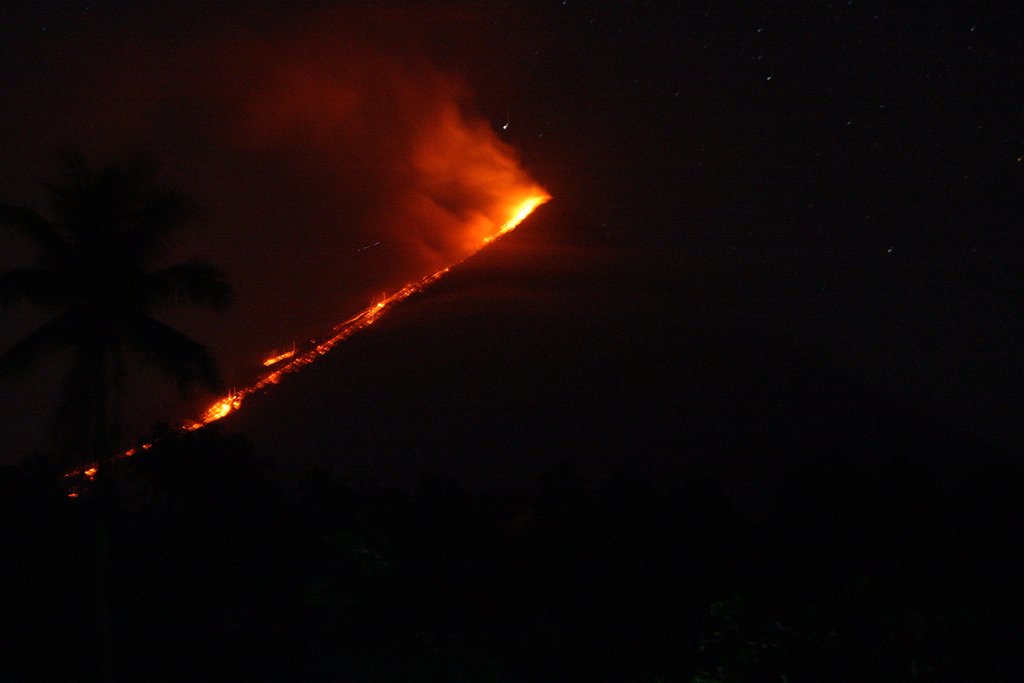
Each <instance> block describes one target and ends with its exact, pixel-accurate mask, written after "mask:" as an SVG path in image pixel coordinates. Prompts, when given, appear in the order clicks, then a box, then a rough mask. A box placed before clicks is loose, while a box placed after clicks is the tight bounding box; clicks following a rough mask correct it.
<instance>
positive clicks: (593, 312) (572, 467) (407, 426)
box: [219, 203, 994, 500]
mask: <svg viewBox="0 0 1024 683" xmlns="http://www.w3.org/2000/svg"><path fill="white" fill-rule="evenodd" d="M568 213H569V212H568V211H565V210H560V209H559V208H558V207H557V203H556V204H554V205H549V206H548V207H545V208H543V209H542V210H540V211H539V212H537V214H535V215H534V216H531V217H530V218H529V219H528V220H527V221H526V223H525V224H524V225H523V226H522V227H521V228H520V229H519V230H518V231H516V232H515V233H513V234H510V235H507V236H505V237H504V238H503V239H502V240H500V241H499V242H498V243H496V244H495V245H493V246H491V247H489V248H488V249H486V250H484V251H482V252H481V253H479V254H477V255H476V256H474V257H472V258H471V259H469V260H468V261H466V262H465V263H464V264H462V265H461V266H460V267H458V268H456V269H455V270H453V272H452V273H451V274H450V275H449V276H448V277H447V278H446V279H445V280H443V281H441V282H439V283H437V284H436V285H434V286H433V287H432V288H431V289H429V290H428V291H426V292H424V293H421V294H418V295H416V296H413V297H411V298H410V299H408V300H407V301H405V302H402V303H401V304H399V305H398V306H396V307H395V309H394V310H393V311H392V312H390V313H389V315H388V316H387V317H385V318H384V319H382V320H381V321H379V322H378V323H376V324H375V325H374V326H373V327H371V328H369V329H367V330H365V331H363V332H362V333H360V334H358V335H356V336H355V337H353V338H351V339H349V340H347V341H346V342H345V343H343V344H341V345H340V346H338V347H337V348H335V349H334V350H333V351H332V352H331V353H329V354H328V355H327V356H324V357H323V358H321V359H320V360H319V361H318V362H317V363H315V364H313V365H311V366H309V367H307V368H305V369H304V370H303V371H302V372H300V373H298V374H296V375H294V376H289V377H288V378H286V379H285V380H284V381H283V382H282V383H281V384H280V385H279V386H277V387H275V388H274V389H273V390H272V391H269V392H267V393H266V394H260V395H256V396H253V397H251V398H250V399H248V401H247V402H246V404H245V407H244V409H243V410H241V411H239V412H238V413H235V414H232V415H230V416H229V417H228V418H226V419H225V420H223V421H222V423H221V426H220V427H219V428H220V429H224V430H228V431H237V432H240V433H241V434H243V435H245V436H247V437H249V438H251V439H252V440H253V441H254V442H255V445H256V447H257V449H258V450H259V451H260V452H261V453H262V454H264V455H268V456H270V457H271V458H272V459H273V460H274V461H276V462H277V463H278V464H279V465H281V466H282V467H283V468H284V469H286V470H287V469H292V468H299V469H301V468H305V467H307V466H309V465H310V464H316V465H318V466H326V467H329V468H330V469H332V470H334V471H335V472H337V473H339V474H340V475H342V476H344V477H346V478H350V479H352V480H354V481H361V482H376V483H379V484H382V485H395V486H401V487H406V486H412V485H414V483H415V482H416V481H417V480H419V479H420V478H422V477H423V476H431V477H442V478H444V479H447V480H450V481H451V482H452V483H454V484H457V485H460V486H468V487H471V488H478V487H479V488H493V487H512V486H522V485H526V486H530V485H534V484H537V483H539V482H543V481H547V480H549V479H550V478H551V477H553V476H554V477H567V476H568V477H574V478H577V479H579V480H581V481H584V482H587V481H589V482H594V483H600V482H604V481H607V480H608V479H609V478H615V477H620V478H621V477H625V478H632V477H636V478H640V479H644V480H654V481H665V482H666V483H667V482H672V481H677V480H680V479H689V478H693V477H702V476H704V475H711V476H714V477H715V478H720V477H721V476H722V475H725V476H726V478H730V475H732V476H731V479H732V480H733V481H734V482H735V486H736V490H735V491H734V494H735V495H736V496H738V497H740V498H748V497H749V498H750V500H755V499H757V498H758V497H759V496H760V495H762V494H765V493H766V492H770V489H771V487H772V484H771V481H772V479H773V475H772V472H774V471H778V469H779V468H780V467H781V468H784V467H786V466H788V464H792V463H794V462H801V461H813V460H815V459H828V458H833V459H835V458H840V459H842V458H850V459H856V460H859V461H872V460H877V461H882V460H890V459H892V458H894V457H895V458H900V459H910V460H920V461H922V462H924V461H927V462H928V463H929V467H933V468H934V467H938V468H940V469H941V468H942V467H943V466H944V465H943V463H946V464H949V463H952V462H955V461H958V460H961V459H965V458H974V457H977V455H978V454H979V453H985V454H988V455H992V454H993V453H994V451H993V450H992V449H990V448H989V447H988V446H987V445H985V444H984V443H982V442H981V441H980V440H978V439H976V438H974V437H973V436H971V435H969V434H965V433H962V432H960V431H958V430H957V429H955V428H953V427H951V426H949V425H947V424H944V423H942V422H941V421H939V420H937V419H935V418H933V417H931V416H928V415H925V414H923V413H920V412H918V411H916V410H913V409H910V408H907V407H904V406H902V405H900V404H899V403H898V402H896V401H894V400H891V399H890V398H888V397H886V396H884V395H882V394H880V393H877V392H875V391H872V390H870V389H868V388H866V387H864V386H862V385H860V384H858V383H856V382H854V381H852V380H849V379H847V378H845V377H844V376H843V375H842V373H841V372H836V371H830V370H826V369H825V368H824V367H822V366H821V365H819V364H818V363H816V362H814V361H812V360H810V359H809V358H807V357H805V356H804V355H802V354H800V353H798V352H797V351H795V350H794V349H793V348H792V347H791V346H789V345H787V344H786V343H784V342H783V341H780V339H779V336H778V335H777V334H775V335H773V334H769V333H767V332H765V331H764V330H763V329H759V328H758V327H757V325H755V324H754V323H752V322H751V321H750V320H745V319H744V318H743V316H742V315H740V314H737V315H730V314H728V313H723V310H722V307H721V299H720V298H717V297H710V298H712V299H713V300H711V301H709V295H708V293H706V292H703V291H702V289H701V285H700V277H701V276H700V272H699V269H696V268H694V267H693V265H692V262H693V261H694V260H695V259H692V258H690V257H688V256H685V255H681V254H678V253H675V254H673V253H658V252H657V251H656V250H652V249H642V248H632V247H622V246H621V245H609V244H602V243H601V242H600V241H599V240H594V239H589V238H587V237H585V236H582V235H585V231H584V230H582V229H580V226H578V225H575V224H574V223H573V220H572V218H571V217H570V216H569V215H568ZM672 261H676V263H672ZM766 489H768V491H766Z"/></svg>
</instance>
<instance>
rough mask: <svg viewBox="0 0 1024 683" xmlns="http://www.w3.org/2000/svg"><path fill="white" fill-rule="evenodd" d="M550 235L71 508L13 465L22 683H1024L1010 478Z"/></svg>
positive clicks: (693, 296)
mask: <svg viewBox="0 0 1024 683" xmlns="http://www.w3.org/2000/svg"><path fill="white" fill-rule="evenodd" d="M538 218H540V217H538ZM555 224H558V221H555ZM533 229H534V230H535V233H534V234H533V238H532V239H533V240H534V241H537V240H540V241H541V242H544V240H548V242H549V243H548V244H547V246H546V247H543V248H540V249H539V250H533V251H531V250H530V249H527V253H526V254H525V257H526V261H528V262H529V263H530V268H528V269H525V268H519V269H517V270H516V272H515V273H514V274H512V275H510V274H509V273H508V271H507V270H505V269H507V268H513V269H515V268H518V267H517V266H516V265H515V263H516V262H517V250H518V249H523V248H525V247H524V246H523V245H522V244H517V243H516V242H514V241H508V242H507V243H499V244H498V245H495V247H494V248H493V249H492V250H489V251H488V254H490V255H489V256H488V255H483V259H479V260H477V261H475V262H474V263H473V264H468V266H467V268H466V269H465V270H464V271H463V272H462V274H453V276H452V278H450V279H448V280H446V281H445V282H443V283H440V284H439V285H438V287H436V288H435V289H433V290H431V292H430V293H428V294H427V295H424V296H423V297H420V298H417V299H416V300H415V302H410V305H409V306H408V307H407V308H405V309H403V310H402V312H401V313H399V312H396V313H395V314H394V315H393V317H390V318H386V319H385V320H384V321H382V322H381V323H379V324H378V325H376V326H375V327H374V328H373V329H371V330H369V331H368V332H367V333H366V334H364V335H360V336H358V337H355V338H353V339H352V340H351V341H350V342H348V343H346V345H344V346H343V347H339V348H338V349H337V350H336V351H335V352H333V353H332V354H330V355H329V356H326V357H325V358H324V359H323V361H322V362H321V363H319V364H317V365H315V366H313V367H311V368H310V369H309V370H307V371H305V372H303V373H302V374H300V375H297V376H296V377H295V378H294V379H290V380H288V381H286V382H283V383H282V384H281V385H280V387H278V388H277V389H276V390H275V391H274V392H272V393H270V394H267V395H265V396H255V397H252V398H251V399H250V401H249V402H248V403H247V404H246V407H245V409H244V410H243V411H241V412H240V413H238V414H236V415H234V416H232V417H229V418H228V419H226V420H224V421H223V422H221V423H218V424H217V425H215V426H213V427H210V428H206V429H204V430H201V431H199V432H195V433H192V434H187V435H177V436H175V435H168V436H165V437H164V438H161V439H159V440H158V444H157V446H155V447H154V448H153V449H152V450H151V451H149V452H146V453H144V454H141V455H138V456H136V457H134V458H131V459H128V460H123V461H120V462H118V463H116V464H114V465H111V466H108V467H106V468H105V469H104V470H103V471H101V475H100V477H99V479H98V480H97V482H96V484H95V485H94V486H92V487H91V488H87V489H85V490H83V492H82V495H81V496H80V497H79V498H77V499H73V500H72V499H68V498H67V497H66V496H65V495H64V494H65V491H64V489H63V487H62V486H61V485H60V484H58V485H56V486H55V485H54V483H53V478H52V476H51V470H50V468H49V464H48V463H49V461H48V459H47V458H45V457H42V456H39V457H38V458H35V459H29V460H27V461H25V462H24V463H23V464H22V465H21V466H20V467H17V468H8V469H5V470H3V471H0V505H2V509H0V519H2V522H0V535H2V536H0V543H2V544H3V545H2V547H3V548H4V562H3V565H2V566H3V575H2V576H0V585H2V586H3V591H4V593H3V596H2V600H3V604H4V609H3V611H2V617H0V618H2V620H3V621H2V623H0V633H2V634H3V636H2V647H3V651H2V652H0V660H2V661H3V669H4V672H5V673H7V674H8V675H7V676H6V678H8V679H10V680H58V679H67V680H76V681H78V680H80V681H87V680H104V679H114V680H117V679H121V680H133V681H134V680H138V681H181V680H211V681H223V680H239V679H246V680H254V679H255V680H285V679H287V680H332V681H335V680H337V681H417V680H422V681H427V680H430V681H461V680H465V681H548V680H593V681H606V680H607V681H623V682H637V683H640V682H654V681H682V682H684V683H696V682H699V681H704V682H707V681H723V682H724V681H779V682H782V681H791V682H796V681H865V680H872V681H946V680H956V681H993V680H1013V679H1014V678H1015V677H1016V676H1015V674H1016V672H1018V671H1019V670H1020V668H1019V664H1020V663H1019V661H1017V656H1016V643H1015V642H1014V641H1015V640H1016V636H1017V635H1018V634H1019V633H1020V631H1021V629H1020V616H1019V610H1018V604H1019V603H1018V600H1017V593H1018V592H1019V591H1018V590H1017V583H1018V581H1019V576H1020V575H1021V570H1022V569H1024V566H1022V565H1024V563H1022V561H1021V551H1020V545H1019V533H1020V529H1021V528H1024V526H1022V525H1024V506H1022V498H1021V496H1020V495H1019V491H1020V485H1021V481H1022V478H1024V468H1022V465H1021V464H1020V463H1019V462H1018V461H1016V460H1015V459H1013V458H1011V457H1008V456H1006V455H1004V454H1003V453H1002V452H1000V451H998V450H996V449H993V448H991V447H990V446H988V445H986V444H985V443H984V442H983V441H981V440H979V439H977V438H976V437H973V436H972V435H970V434H968V433H965V432H962V431H959V430H957V429H954V428H952V427H950V426H949V425H947V424H945V423H943V422H941V421H938V420H935V419H932V418H930V417H928V416H927V415H924V414H922V413H920V412H919V411H916V410H912V409H909V408H907V407H905V406H902V405H900V404H899V403H898V402H895V401H893V400H891V399H889V398H887V397H885V396H883V395H880V394H878V393H876V392H873V391H871V390H869V389H868V388H866V387H864V386H861V385H858V384H855V383H853V382H850V381H849V380H847V379H844V378H843V377H840V376H836V375H835V374H833V373H830V372H827V371H826V370H825V369H823V368H822V367H821V366H820V365H818V364H816V363H814V362H812V361H810V360H808V359H807V358H805V357H804V356H803V355H801V354H799V353H797V352H795V351H794V350H793V347H792V345H791V344H787V343H785V342H784V341H780V340H778V339H775V340H772V339H769V338H768V335H766V334H764V333H760V334H759V333H756V332H755V331H754V330H753V329H752V328H751V327H749V326H748V327H745V326H743V325H739V324H738V323H728V322H725V321H724V320H723V316H721V315H715V314H713V312H714V311H720V310H721V308H720V307H713V308H711V311H712V313H709V312H708V311H703V312H702V311H700V310H698V309H699V304H698V303H696V302H697V299H699V296H697V295H698V294H699V290H698V289H697V287H696V285H695V283H700V282H701V281H703V277H704V276H703V275H702V274H701V273H699V272H695V273H692V274H691V275H690V276H689V278H688V279H687V278H681V276H680V275H679V273H681V272H683V271H682V270H676V269H671V268H664V267H658V268H656V269H653V272H652V269H651V263H652V255H651V254H650V253H644V254H642V255H641V256H642V258H639V259H637V262H636V264H637V265H636V268H637V270H638V272H642V273H643V274H644V277H642V278H641V277H639V275H638V272H633V270H632V267H633V266H630V265H628V264H627V261H626V260H624V259H621V258H620V259H619V260H617V261H615V262H614V263H612V262H610V261H609V260H608V259H605V258H604V257H603V256H604V254H605V252H599V253H598V254H597V257H596V258H594V259H593V260H592V262H589V265H587V263H588V262H586V261H585V260H581V259H578V258H577V259H575V260H572V261H571V263H572V266H573V268H574V278H572V279H571V280H569V281H565V280H558V279H557V278H554V279H552V275H551V274H552V273H554V272H555V268H556V265H552V264H557V268H564V267H565V265H564V264H565V260H564V252H563V251H561V250H560V249H559V248H557V244H558V243H559V239H558V238H557V235H553V234H552V232H551V230H552V225H551V223H550V221H549V222H548V223H545V222H544V221H543V220H542V221H538V222H537V223H536V224H534V225H533ZM545 235H546V237H545ZM544 254H549V255H552V257H551V259H550V262H548V261H545V260H544V259H543V258H542V257H543V256H544ZM519 256H520V257H521V256H523V254H519ZM556 257H557V258H556ZM488 259H489V260H488ZM595 264H598V265H595ZM656 273H662V274H663V275H662V276H661V279H659V277H658V276H657V275H656ZM489 278H492V279H493V280H494V282H516V283H518V285H519V286H520V287H521V288H522V291H524V292H527V294H526V295H525V296H519V295H516V296H508V297H505V298H501V296H502V295H500V294H495V292H496V291H497V292H500V291H501V290H500V289H495V288H494V287H493V286H492V285H493V284H494V283H493V282H491V281H490V280H489ZM638 282H642V283H643V284H644V286H645V287H646V290H642V292H643V293H642V294H640V295H638V294H637V291H638V290H637V285H636V283H638ZM481 291H483V292H486V293H487V295H486V296H484V297H475V298H474V296H468V295H467V292H469V294H474V293H476V294H478V293H479V292H481ZM530 292H532V293H533V294H530ZM537 292H544V293H545V296H546V297H548V298H544V299H541V300H539V303H538V299H536V298H535V297H534V295H535V294H536V293H537ZM610 292H612V293H614V294H610ZM495 297H498V298H500V301H497V302H496V301H495ZM552 300H554V301H559V300H566V301H571V302H572V305H571V306H565V307H556V308H552V307H551V305H550V304H551V301H552ZM381 368H387V369H388V370H387V372H382V371H381ZM242 435H246V436H242ZM97 520H99V522H100V523H99V524H97ZM107 622H108V623H109V633H110V637H109V647H106V646H105V645H104V641H105V640H106V639H105V638H103V637H102V633H103V632H104V631H105V630H106V627H105V626H104V624H105V623H107ZM108 652H109V654H107V653H108Z"/></svg>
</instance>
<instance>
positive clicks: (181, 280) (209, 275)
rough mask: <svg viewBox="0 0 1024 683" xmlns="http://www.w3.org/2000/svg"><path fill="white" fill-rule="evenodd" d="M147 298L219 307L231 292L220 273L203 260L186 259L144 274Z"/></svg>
mask: <svg viewBox="0 0 1024 683" xmlns="http://www.w3.org/2000/svg"><path fill="white" fill-rule="evenodd" d="M146 288H147V300H149V301H151V302H153V303H155V304H171V305H177V304H191V305H195V306H208V307H209V308H213V309H215V310H223V309H225V308H227V307H228V306H230V305H231V303H232V300H233V298H234V293H233V291H232V289H231V285H229V284H228V283H227V281H226V280H225V279H224V273H222V272H221V271H220V269H218V268H215V267H213V266H211V265H209V264H207V263H201V262H199V261H189V262H187V263H179V264H177V265H174V266H169V267H167V268H163V269H161V270H158V271H156V272H155V273H150V274H149V275H147V277H146Z"/></svg>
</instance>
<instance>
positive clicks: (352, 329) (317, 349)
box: [64, 187, 550, 498]
mask: <svg viewBox="0 0 1024 683" xmlns="http://www.w3.org/2000/svg"><path fill="white" fill-rule="evenodd" d="M548 199H550V196H549V195H548V194H546V193H545V192H543V190H540V189H539V188H536V187H535V188H533V190H532V193H531V194H530V195H529V196H528V197H527V198H526V199H523V200H521V201H519V202H518V203H517V204H515V205H514V208H513V210H512V212H511V217H510V218H509V219H508V220H507V221H505V222H504V223H503V224H502V225H501V227H500V228H499V229H498V230H497V231H496V232H494V233H493V234H491V235H488V236H487V237H484V238H483V241H482V243H481V244H479V245H478V246H477V247H476V248H475V249H473V250H472V251H471V252H470V253H469V254H467V255H465V256H463V257H462V258H461V259H459V260H458V261H456V262H454V263H451V264H449V265H447V266H445V267H444V268H441V269H439V270H437V271H434V272H433V273H430V274H429V275H426V276H424V277H422V278H420V279H419V280H415V281H413V282H410V283H409V284H407V285H405V286H404V287H402V288H401V289H399V290H398V291H396V292H394V293H393V294H391V295H389V296H387V297H385V298H384V299H383V300H382V301H378V302H377V303H375V304H373V305H371V306H369V307H368V308H365V309H363V310H362V311H360V312H359V313H357V314H356V315H354V316H352V317H351V318H349V319H348V320H346V321H344V322H342V323H339V324H337V325H335V326H334V327H333V328H331V331H330V333H328V335H327V336H325V337H324V338H323V339H320V340H316V339H314V340H310V342H309V344H308V345H307V346H304V347H302V348H298V347H292V348H291V349H289V350H288V351H285V352H283V353H276V352H275V353H274V354H272V355H271V356H270V357H268V358H267V359H266V360H264V361H263V365H264V366H265V367H267V368H274V369H273V370H271V371H270V372H267V373H266V374H264V375H262V376H260V377H259V379H257V380H256V381H255V382H254V383H252V384H251V385H249V386H247V387H244V388H242V389H237V390H233V391H231V392H230V393H229V394H228V395H226V396H224V397H222V398H220V399H219V400H217V401H216V402H214V403H213V404H212V405H210V407H209V408H207V409H206V411H205V412H204V413H203V414H202V415H201V416H199V417H198V418H196V419H194V420H188V421H186V422H184V423H182V424H181V425H180V426H179V427H178V431H181V432H191V431H195V430H197V429H201V428H202V427H205V426H206V425H208V424H210V423H211V422H216V421H218V420H221V419H223V418H224V417H227V416H228V415H229V414H231V413H232V412H234V411H236V410H238V409H239V408H241V407H242V403H243V401H244V400H245V399H246V398H247V397H249V396H252V395H253V394H256V393H260V392H262V391H265V390H266V389H267V388H268V387H271V386H273V385H275V384H277V383H278V382H280V381H281V379H282V378H283V377H284V376H285V375H290V374H292V373H295V372H298V371H299V370H301V369H302V368H304V367H305V366H307V365H309V364H310V363H312V362H314V361H315V360H316V359H317V358H319V357H320V356H323V355H324V354H326V353H327V352H328V351H330V350H331V349H333V348H334V347H335V346H337V345H338V344H340V343H341V342H343V341H345V340H346V339H348V338H349V337H351V336H352V335H354V334H356V333H357V332H359V331H360V330H363V329H366V328H367V327H369V326H370V325H372V324H373V323H375V322H376V321H377V320H379V319H380V318H381V316H383V315H384V314H385V313H387V312H388V310H389V309H390V308H391V307H392V306H394V305H395V304H397V303H399V302H401V301H404V300H405V299H408V298H409V297H410V296H412V295H413V294H416V293H418V292H422V291H424V290H425V289H427V288H428V287H430V286H431V285H432V284H434V283H435V282H437V281H438V280H440V279H441V278H443V277H444V276H445V275H447V274H448V273H449V272H450V271H451V269H452V268H454V267H456V266H458V265H459V264H460V263H462V262H463V261H465V260H467V259H468V258H470V257H471V256H473V255H474V254H476V253H477V252H479V251H480V250H481V249H483V248H484V247H486V246H487V245H489V244H492V243H493V242H494V241H495V240H496V239H497V238H499V237H501V236H502V235H504V234H506V233H509V232H511V231H512V230H514V229H515V228H516V226H518V225H519V224H520V223H522V222H523V220H524V219H526V217H527V216H529V215H530V214H531V213H532V212H533V210H534V209H536V208H537V207H538V206H540V205H541V204H543V203H544V202H546V201H548ZM152 447H153V442H146V443H142V444H140V445H139V446H136V447H134V448H129V449H128V450H126V451H123V452H121V453H118V454H116V455H114V456H112V457H110V458H108V459H107V462H110V461H114V460H120V459H123V458H130V457H132V456H133V455H136V454H137V453H139V452H140V451H147V450H149V449H150V448H152ZM99 467H100V463H91V464H88V465H84V466H82V467H80V468H78V469H75V470H72V471H70V472H68V473H67V474H65V475H64V476H65V478H66V479H70V480H72V482H73V484H72V486H71V489H70V491H69V493H68V497H69V498H77V497H78V496H79V495H80V491H79V489H80V485H81V484H83V483H85V482H89V481H93V480H94V479H95V478H96V475H97V473H98V471H99Z"/></svg>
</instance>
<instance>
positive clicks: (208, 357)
mask: <svg viewBox="0 0 1024 683" xmlns="http://www.w3.org/2000/svg"><path fill="white" fill-rule="evenodd" d="M125 333H126V337H127V341H128V343H129V344H130V345H131V346H132V347H133V348H134V349H135V350H136V351H139V352H140V353H142V354H143V355H145V356H146V357H147V358H148V359H149V360H150V361H152V363H153V365H154V366H155V367H156V368H157V369H159V370H160V371H161V372H163V373H164V374H165V375H167V376H168V377H172V378H174V379H176V380H178V389H179V391H181V393H182V394H183V395H184V394H187V393H188V390H189V388H190V387H191V386H192V385H195V384H201V385H203V386H205V387H206V388H208V389H211V390H217V389H219V388H220V376H219V374H218V372H217V366H216V363H215V362H214V360H213V355H212V354H211V353H210V350H209V349H208V348H207V347H205V346H203V345H202V344H200V343H199V342H197V341H195V340H193V339H190V338H188V337H186V336H185V335H184V334H182V333H181V332H178V331H177V330H175V329H174V328H173V327H170V326H169V325H166V324H164V323H162V322H160V321H159V320H157V319H155V318H151V317H149V316H140V317H138V318H136V319H135V320H133V321H132V324H131V325H129V326H127V327H126V330H125Z"/></svg>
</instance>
